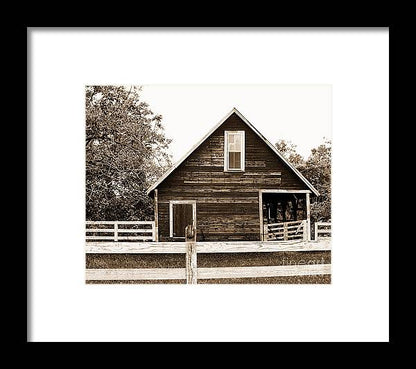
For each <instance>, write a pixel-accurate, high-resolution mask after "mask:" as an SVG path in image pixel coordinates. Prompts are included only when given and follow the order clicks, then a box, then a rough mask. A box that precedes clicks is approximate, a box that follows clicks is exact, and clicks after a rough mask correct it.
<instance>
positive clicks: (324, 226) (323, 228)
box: [315, 222, 332, 241]
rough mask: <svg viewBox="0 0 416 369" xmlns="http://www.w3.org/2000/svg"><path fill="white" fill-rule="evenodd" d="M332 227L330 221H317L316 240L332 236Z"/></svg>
mask: <svg viewBox="0 0 416 369" xmlns="http://www.w3.org/2000/svg"><path fill="white" fill-rule="evenodd" d="M331 236H332V227H331V223H329V222H316V223H315V240H317V241H318V240H321V239H324V238H331Z"/></svg>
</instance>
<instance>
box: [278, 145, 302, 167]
mask: <svg viewBox="0 0 416 369" xmlns="http://www.w3.org/2000/svg"><path fill="white" fill-rule="evenodd" d="M275 146H276V147H277V150H278V151H279V152H280V153H281V154H282V155H283V156H284V157H285V158H286V159H287V160H288V161H289V162H290V163H291V164H293V165H294V166H295V167H298V166H300V165H302V164H304V159H303V157H302V155H300V154H298V153H297V151H296V147H297V146H296V145H295V144H294V143H292V142H291V141H287V140H279V141H277V142H276V143H275Z"/></svg>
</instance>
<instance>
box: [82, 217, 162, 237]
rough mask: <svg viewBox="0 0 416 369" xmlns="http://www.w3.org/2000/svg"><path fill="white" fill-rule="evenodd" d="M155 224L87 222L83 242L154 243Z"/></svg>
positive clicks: (149, 222) (148, 222)
mask: <svg viewBox="0 0 416 369" xmlns="http://www.w3.org/2000/svg"><path fill="white" fill-rule="evenodd" d="M155 232H156V231H155V222H152V221H140V222H136V221H98V222H96V221H87V222H86V223H85V240H86V241H87V242H97V241H98V242H105V241H113V242H118V241H136V242H137V241H142V242H145V241H154V240H155V236H156V234H155Z"/></svg>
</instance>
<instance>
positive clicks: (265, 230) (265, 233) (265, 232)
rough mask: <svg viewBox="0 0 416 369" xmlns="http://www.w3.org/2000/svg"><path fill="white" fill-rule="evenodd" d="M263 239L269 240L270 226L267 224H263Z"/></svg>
mask: <svg viewBox="0 0 416 369" xmlns="http://www.w3.org/2000/svg"><path fill="white" fill-rule="evenodd" d="M262 236H263V237H262V241H268V240H269V227H268V226H267V224H265V225H264V226H263V235H262Z"/></svg>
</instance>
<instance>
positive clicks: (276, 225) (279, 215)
mask: <svg viewBox="0 0 416 369" xmlns="http://www.w3.org/2000/svg"><path fill="white" fill-rule="evenodd" d="M259 200H260V205H261V210H260V209H259V211H260V212H261V214H260V222H261V240H263V241H289V240H309V239H310V227H309V222H310V221H309V218H310V216H309V193H306V192H293V193H289V192H287V193H279V192H263V191H261V192H260V196H259Z"/></svg>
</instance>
